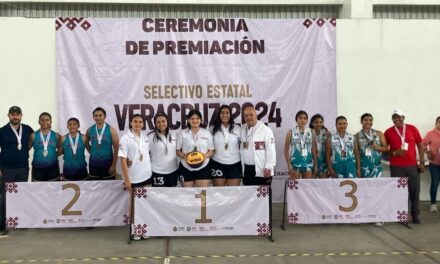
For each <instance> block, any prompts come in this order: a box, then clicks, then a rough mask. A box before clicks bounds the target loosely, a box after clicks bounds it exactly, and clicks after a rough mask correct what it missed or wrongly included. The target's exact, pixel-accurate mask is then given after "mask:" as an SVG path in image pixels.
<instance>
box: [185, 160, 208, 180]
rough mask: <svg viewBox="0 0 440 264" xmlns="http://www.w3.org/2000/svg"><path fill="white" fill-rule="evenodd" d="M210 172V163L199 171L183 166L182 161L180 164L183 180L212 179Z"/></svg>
mask: <svg viewBox="0 0 440 264" xmlns="http://www.w3.org/2000/svg"><path fill="white" fill-rule="evenodd" d="M209 172H210V166H209V164H208V165H206V166H205V167H204V168H203V169H200V170H198V171H190V170H188V169H187V168H185V167H183V165H182V163H180V165H179V173H180V180H181V181H183V182H190V181H196V180H210V179H211V173H209Z"/></svg>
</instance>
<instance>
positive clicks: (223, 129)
mask: <svg viewBox="0 0 440 264" xmlns="http://www.w3.org/2000/svg"><path fill="white" fill-rule="evenodd" d="M228 128H229V126H228V127H223V125H222V126H221V131H222V135H223V137H224V139H225V144H228V143H229V130H228Z"/></svg>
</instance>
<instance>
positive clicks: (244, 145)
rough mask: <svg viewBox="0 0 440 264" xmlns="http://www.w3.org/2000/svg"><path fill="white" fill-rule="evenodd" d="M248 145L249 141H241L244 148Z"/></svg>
mask: <svg viewBox="0 0 440 264" xmlns="http://www.w3.org/2000/svg"><path fill="white" fill-rule="evenodd" d="M248 147H249V142H248V141H244V142H243V148H244V149H248Z"/></svg>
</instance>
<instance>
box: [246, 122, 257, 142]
mask: <svg viewBox="0 0 440 264" xmlns="http://www.w3.org/2000/svg"><path fill="white" fill-rule="evenodd" d="M257 126H258V123H257V124H256V125H255V126H253V127H251V128H249V127H248V126H246V142H248V141H249V139H251V138H252V137H253V136H254V133H255V130H257ZM249 132H251V133H250V134H249Z"/></svg>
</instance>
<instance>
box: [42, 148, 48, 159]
mask: <svg viewBox="0 0 440 264" xmlns="http://www.w3.org/2000/svg"><path fill="white" fill-rule="evenodd" d="M47 154H48V151H47V149H45V150H43V157H45V158H46V157H47Z"/></svg>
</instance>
